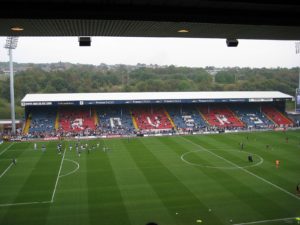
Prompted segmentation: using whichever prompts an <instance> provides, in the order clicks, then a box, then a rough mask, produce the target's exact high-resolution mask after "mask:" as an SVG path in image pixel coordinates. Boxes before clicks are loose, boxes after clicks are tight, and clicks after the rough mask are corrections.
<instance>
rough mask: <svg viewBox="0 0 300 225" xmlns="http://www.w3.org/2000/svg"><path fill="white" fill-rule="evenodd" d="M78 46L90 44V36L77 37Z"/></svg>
mask: <svg viewBox="0 0 300 225" xmlns="http://www.w3.org/2000/svg"><path fill="white" fill-rule="evenodd" d="M78 41H79V46H91V42H92V41H91V37H79V38H78Z"/></svg>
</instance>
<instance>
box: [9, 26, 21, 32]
mask: <svg viewBox="0 0 300 225" xmlns="http://www.w3.org/2000/svg"><path fill="white" fill-rule="evenodd" d="M10 30H11V31H16V32H20V31H23V30H24V28H23V27H12V28H10Z"/></svg>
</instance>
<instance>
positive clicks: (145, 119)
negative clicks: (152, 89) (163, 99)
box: [131, 105, 173, 130]
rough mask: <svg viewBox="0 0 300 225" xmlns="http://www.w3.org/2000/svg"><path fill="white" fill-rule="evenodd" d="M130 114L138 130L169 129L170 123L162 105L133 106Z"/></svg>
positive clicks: (170, 127)
mask: <svg viewBox="0 0 300 225" xmlns="http://www.w3.org/2000/svg"><path fill="white" fill-rule="evenodd" d="M131 111H132V115H133V117H134V119H135V121H136V123H137V126H138V128H139V129H140V130H170V129H172V128H173V126H172V123H171V121H170V119H169V118H168V116H167V115H166V113H165V109H164V108H163V107H162V106H153V107H152V106H151V107H149V106H146V105H145V106H143V107H133V108H132V109H131Z"/></svg>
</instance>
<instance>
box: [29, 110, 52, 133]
mask: <svg viewBox="0 0 300 225" xmlns="http://www.w3.org/2000/svg"><path fill="white" fill-rule="evenodd" d="M28 117H29V119H28V120H29V121H30V125H29V132H30V133H32V134H34V133H37V132H39V133H43V132H53V131H54V129H55V127H54V122H55V118H56V110H53V108H47V107H38V108H36V107H33V108H31V111H30V113H29V116H28Z"/></svg>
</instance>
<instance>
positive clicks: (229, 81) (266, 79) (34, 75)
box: [0, 64, 298, 118]
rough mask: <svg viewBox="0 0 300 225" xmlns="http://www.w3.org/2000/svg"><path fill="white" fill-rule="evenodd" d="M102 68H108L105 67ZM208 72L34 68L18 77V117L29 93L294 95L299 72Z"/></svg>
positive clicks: (5, 110) (4, 99)
mask: <svg viewBox="0 0 300 225" xmlns="http://www.w3.org/2000/svg"><path fill="white" fill-rule="evenodd" d="M101 65H102V64H101ZM208 71H209V70H208V69H207V68H188V67H175V66H165V67H160V66H155V67H147V66H136V67H134V66H126V65H115V66H113V67H108V66H106V65H102V66H101V67H99V66H98V67H97V66H92V65H80V66H78V65H77V64H76V65H74V66H70V65H69V64H68V68H67V69H60V70H52V71H45V70H43V69H42V68H41V67H34V66H31V67H30V68H28V69H26V70H23V71H20V72H17V73H16V74H15V101H16V106H17V107H16V114H17V117H18V118H21V117H22V115H23V111H24V110H23V109H22V108H21V107H20V101H21V99H22V98H23V97H24V96H25V95H26V94H28V93H82V92H146V91H282V92H284V93H287V94H290V95H294V94H295V89H296V88H297V85H298V69H297V68H291V69H287V68H272V69H269V68H259V69H258V68H238V67H235V68H223V69H221V70H220V69H219V70H218V72H216V73H215V74H214V75H212V74H210V73H209V72H208ZM9 101H10V92H9V79H8V77H4V76H2V77H1V79H0V109H1V110H0V118H10V107H9Z"/></svg>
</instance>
